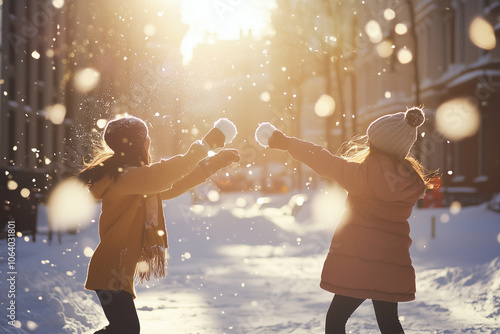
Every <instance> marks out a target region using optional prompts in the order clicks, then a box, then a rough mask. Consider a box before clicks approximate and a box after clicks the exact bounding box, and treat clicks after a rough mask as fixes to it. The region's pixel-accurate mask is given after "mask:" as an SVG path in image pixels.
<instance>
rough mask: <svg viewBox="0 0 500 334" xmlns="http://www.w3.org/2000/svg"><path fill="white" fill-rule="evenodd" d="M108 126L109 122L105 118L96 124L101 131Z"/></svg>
mask: <svg viewBox="0 0 500 334" xmlns="http://www.w3.org/2000/svg"><path fill="white" fill-rule="evenodd" d="M106 124H108V121H107V120H105V119H103V118H101V119H100V120H98V121H97V122H96V125H97V127H98V128H99V129H104V128H105V127H106Z"/></svg>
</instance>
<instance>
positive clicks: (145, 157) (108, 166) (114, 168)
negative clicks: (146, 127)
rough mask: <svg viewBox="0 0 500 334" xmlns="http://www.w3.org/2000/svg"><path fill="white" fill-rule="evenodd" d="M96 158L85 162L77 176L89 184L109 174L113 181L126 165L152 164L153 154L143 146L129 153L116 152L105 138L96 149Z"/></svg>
mask: <svg viewBox="0 0 500 334" xmlns="http://www.w3.org/2000/svg"><path fill="white" fill-rule="evenodd" d="M93 155H94V158H93V160H92V161H91V162H90V163H85V164H84V167H83V169H82V170H81V171H80V172H79V173H78V175H77V177H78V179H79V180H80V181H82V182H83V183H84V184H85V185H87V186H92V185H93V184H94V183H96V182H97V181H99V180H100V179H102V178H103V177H105V176H107V175H109V176H110V177H111V178H112V179H113V181H116V179H117V178H118V176H120V174H121V173H122V172H123V170H124V169H125V168H126V167H131V166H136V167H140V166H144V165H149V164H151V154H150V151H149V150H145V149H144V148H141V149H140V150H133V149H131V150H130V151H129V152H127V154H115V153H114V152H113V150H111V149H110V148H109V147H108V146H107V145H106V143H105V142H104V140H101V143H100V145H98V146H97V147H96V148H95V149H94V154H93Z"/></svg>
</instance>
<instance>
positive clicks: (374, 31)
mask: <svg viewBox="0 0 500 334" xmlns="http://www.w3.org/2000/svg"><path fill="white" fill-rule="evenodd" d="M365 32H366V34H367V35H368V38H369V39H370V41H371V42H372V43H379V42H380V41H382V37H383V35H382V29H381V28H380V24H379V23H378V22H377V21H375V20H370V21H368V22H367V23H366V25H365Z"/></svg>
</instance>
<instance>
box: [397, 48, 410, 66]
mask: <svg viewBox="0 0 500 334" xmlns="http://www.w3.org/2000/svg"><path fill="white" fill-rule="evenodd" d="M412 59H413V55H412V53H411V51H410V50H408V49H401V50H399V51H398V61H399V62H400V63H401V64H408V63H409V62H411V60H412Z"/></svg>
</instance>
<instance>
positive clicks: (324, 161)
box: [288, 138, 368, 195]
mask: <svg viewBox="0 0 500 334" xmlns="http://www.w3.org/2000/svg"><path fill="white" fill-rule="evenodd" d="M288 153H289V154H290V156H291V157H292V158H293V159H295V160H297V161H300V162H302V163H304V164H306V165H307V166H309V168H311V169H312V170H313V171H314V172H316V174H318V175H319V176H322V177H325V178H328V179H330V180H332V181H335V182H337V183H338V184H340V186H341V187H342V188H344V189H345V190H347V191H348V192H350V193H352V194H353V195H356V194H362V193H363V192H365V191H367V190H368V182H367V170H366V166H365V165H363V164H359V163H355V162H349V161H347V160H345V159H343V158H341V157H339V156H336V155H333V154H331V153H330V152H329V151H328V150H326V149H324V148H323V147H321V146H319V145H316V144H313V143H311V142H308V141H304V140H300V139H297V138H291V139H290V143H289V146H288Z"/></svg>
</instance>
